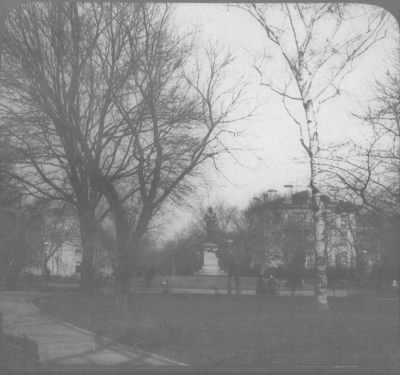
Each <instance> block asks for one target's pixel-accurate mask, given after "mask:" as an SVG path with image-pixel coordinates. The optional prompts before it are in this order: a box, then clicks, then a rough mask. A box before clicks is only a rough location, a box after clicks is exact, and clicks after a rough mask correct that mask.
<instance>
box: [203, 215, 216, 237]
mask: <svg viewBox="0 0 400 375" xmlns="http://www.w3.org/2000/svg"><path fill="white" fill-rule="evenodd" d="M204 221H205V222H206V235H207V241H210V242H214V243H215V242H216V241H217V233H218V220H217V215H216V214H215V212H214V211H213V209H212V207H208V209H207V212H206V214H205V215H204Z"/></svg>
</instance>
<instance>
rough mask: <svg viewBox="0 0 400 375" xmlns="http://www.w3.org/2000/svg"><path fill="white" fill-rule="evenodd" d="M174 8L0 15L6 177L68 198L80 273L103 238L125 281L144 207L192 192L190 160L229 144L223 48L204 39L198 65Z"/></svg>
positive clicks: (32, 9) (72, 7)
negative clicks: (9, 172) (76, 227)
mask: <svg viewBox="0 0 400 375" xmlns="http://www.w3.org/2000/svg"><path fill="white" fill-rule="evenodd" d="M172 11H173V9H172V7H171V6H169V5H161V4H120V3H118V4H105V3H93V4H91V3H85V4H77V3H63V2H60V3H58V4H51V5H47V4H29V5H28V6H26V7H21V8H19V9H17V10H15V11H14V12H13V13H12V14H11V15H10V17H9V19H8V22H7V25H6V33H5V38H4V41H3V43H4V51H3V52H4V59H3V73H2V77H1V79H2V84H3V87H4V88H3V93H4V97H5V98H6V100H5V101H4V102H3V103H2V105H1V108H0V110H1V112H2V115H3V118H4V124H6V125H7V129H4V131H5V132H6V135H7V136H8V138H9V139H10V140H11V141H12V144H13V145H14V147H15V148H16V149H18V151H19V152H20V154H21V155H22V157H21V158H20V160H19V165H20V168H19V173H14V174H13V177H14V178H15V179H16V180H18V181H19V182H20V183H21V184H23V186H24V187H25V188H26V189H27V191H28V192H29V193H30V194H33V195H37V196H39V197H43V196H44V197H47V198H49V199H53V200H62V201H65V202H68V203H70V204H72V205H74V206H75V207H76V209H77V212H78V216H79V221H80V232H81V237H82V245H83V246H82V247H83V263H82V272H83V273H82V276H84V277H83V278H82V281H83V282H84V283H85V280H86V279H88V280H93V254H94V247H95V243H96V238H97V237H98V236H101V238H102V239H103V241H104V242H105V243H107V244H108V247H109V248H110V251H113V250H114V252H115V259H116V260H117V261H116V262H117V265H118V266H117V275H118V281H119V285H120V287H121V290H123V291H126V290H127V288H128V286H129V282H130V279H131V277H132V269H133V265H134V263H135V254H136V253H137V251H138V248H140V241H141V239H142V238H143V236H144V234H145V233H146V231H147V229H148V227H149V224H150V222H151V220H152V218H153V217H154V215H156V214H157V212H158V211H159V209H160V208H161V207H162V205H163V204H164V203H165V202H167V201H168V200H170V199H175V200H178V199H180V197H182V195H184V194H187V193H188V192H190V189H191V187H192V183H193V177H195V175H196V173H198V172H200V170H199V166H200V165H202V164H203V163H204V162H206V161H207V160H213V161H216V160H217V157H218V155H219V154H220V153H222V152H227V151H229V149H228V148H227V147H226V146H225V145H224V143H223V142H222V135H223V134H224V132H225V131H226V126H227V125H228V124H229V123H230V122H231V121H234V120H235V119H234V118H233V117H232V115H233V114H234V112H235V109H236V106H237V105H238V103H239V100H240V98H241V97H242V94H243V87H242V86H238V88H237V89H235V88H231V87H228V86H227V85H226V83H224V75H225V74H226V72H227V70H228V69H229V66H230V65H231V63H232V61H233V57H232V56H231V55H230V54H223V53H217V52H216V51H215V50H213V49H210V50H207V51H205V52H206V53H205V55H204V54H203V55H204V56H203V57H202V63H203V64H202V66H201V65H200V60H198V59H196V58H195V56H194V55H193V52H194V50H193V46H192V43H191V42H190V40H189V39H188V38H187V37H185V36H180V35H178V34H177V33H175V32H174V30H173V26H172V20H171V16H172ZM107 219H109V220H108V222H109V228H108V229H111V230H107V231H105V230H104V229H105V227H104V225H105V224H104V223H105V221H107ZM110 223H111V224H110ZM110 235H111V236H110Z"/></svg>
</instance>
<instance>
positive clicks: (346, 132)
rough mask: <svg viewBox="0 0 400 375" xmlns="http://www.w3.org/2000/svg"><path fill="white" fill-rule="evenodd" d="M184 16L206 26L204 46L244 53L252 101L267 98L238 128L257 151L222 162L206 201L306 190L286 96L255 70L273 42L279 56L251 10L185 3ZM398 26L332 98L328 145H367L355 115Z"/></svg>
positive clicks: (389, 53)
mask: <svg viewBox="0 0 400 375" xmlns="http://www.w3.org/2000/svg"><path fill="white" fill-rule="evenodd" d="M176 20H177V25H178V27H179V29H180V30H193V29H197V30H199V32H198V35H197V38H198V39H200V41H201V43H200V44H202V43H208V42H210V41H211V42H212V43H217V44H218V46H221V48H222V47H226V48H229V49H230V50H231V51H233V52H234V53H235V54H236V55H237V57H238V58H237V61H236V65H235V69H236V70H237V71H242V72H243V74H245V75H246V78H248V79H249V81H250V82H251V85H252V86H251V94H250V95H249V99H248V103H247V104H248V105H249V106H250V105H251V104H253V103H251V101H255V100H256V98H258V101H259V102H260V103H261V107H260V108H259V109H258V110H257V112H256V115H255V116H254V117H252V118H251V119H249V120H246V121H241V122H240V124H237V125H236V126H238V127H240V128H241V129H244V130H245V135H244V136H242V137H241V138H240V139H238V140H237V141H238V142H239V144H240V145H242V146H249V147H250V148H251V149H252V151H251V152H241V153H239V154H237V157H238V159H239V160H240V163H238V162H237V161H235V160H233V159H227V160H225V161H224V162H222V163H220V167H221V171H222V172H223V175H222V174H216V173H214V172H213V171H211V170H210V171H209V173H208V179H207V181H206V182H205V184H204V187H203V188H202V189H201V192H200V194H199V195H198V196H196V199H197V201H198V204H199V205H200V204H201V205H203V206H207V205H209V204H215V203H216V202H220V201H225V202H227V203H230V204H233V205H237V206H239V207H245V206H246V205H247V204H248V202H249V200H250V199H251V198H252V197H253V196H254V195H255V194H260V193H262V192H263V191H266V190H268V189H271V188H274V189H277V190H283V185H285V184H293V185H295V186H296V188H297V189H298V190H299V189H302V188H304V187H306V186H307V185H308V178H309V176H308V166H307V164H306V163H304V162H303V163H301V162H299V161H301V160H303V161H305V160H306V159H305V154H304V151H303V149H302V148H301V146H300V143H299V139H298V132H297V128H296V126H295V124H294V123H293V122H292V121H291V120H290V118H289V117H288V116H287V114H286V113H285V111H284V108H283V106H282V101H281V98H280V97H278V96H277V95H276V94H273V93H271V92H270V91H268V89H267V88H261V87H260V86H259V85H258V76H257V75H256V74H255V71H254V70H253V69H252V67H251V66H252V64H253V62H254V57H257V56H259V55H260V54H261V53H262V51H263V49H264V48H265V47H267V49H268V51H271V54H272V55H273V54H274V53H275V52H274V50H273V49H271V48H270V47H271V45H270V44H268V42H266V40H265V36H264V35H263V33H262V30H261V28H260V27H259V26H258V25H257V24H256V23H255V22H254V20H252V19H251V18H250V17H249V16H248V15H246V14H245V13H244V12H241V11H240V10H238V9H234V8H228V7H227V6H226V5H224V4H177V5H176ZM392 24H393V30H391V31H392V35H391V36H392V38H391V39H390V40H388V41H386V42H385V43H381V44H380V45H379V46H376V47H374V50H372V51H370V52H369V53H367V54H366V55H365V56H364V57H363V58H362V59H360V60H358V61H357V64H356V67H355V70H354V72H352V73H351V74H350V75H349V76H348V78H346V80H345V81H344V82H343V87H342V88H343V90H342V94H341V96H340V97H338V98H337V99H335V100H333V101H331V102H329V103H328V104H327V105H326V107H325V108H324V110H323V112H322V113H321V116H320V117H319V120H320V121H319V124H320V133H321V134H320V136H321V140H322V142H323V143H324V144H327V143H329V142H338V141H343V140H346V139H349V138H351V139H356V140H358V141H360V142H362V141H363V139H365V138H366V130H365V128H363V126H362V124H360V123H358V122H357V121H356V120H355V119H354V117H353V116H352V115H351V112H357V111H359V110H361V108H363V107H364V108H365V105H366V103H367V102H368V100H369V99H370V98H371V97H372V95H373V91H372V88H373V83H374V81H375V80H376V79H379V77H380V74H382V73H383V72H386V70H387V69H388V67H390V65H391V64H392V62H393V59H394V56H395V52H394V51H395V47H396V43H398V39H397V40H396V38H395V37H394V36H395V35H397V23H396V22H395V21H394V18H393V22H392ZM354 27H355V28H357V27H358V25H357V24H355V25H354ZM273 61H274V60H272V63H271V64H270V69H271V72H270V73H271V74H273V75H274V77H275V78H276V77H279V76H280V74H282V77H283V74H284V73H283V71H282V65H280V64H273ZM241 164H242V165H241ZM177 215H178V213H177ZM183 217H186V214H185V215H184V216H183Z"/></svg>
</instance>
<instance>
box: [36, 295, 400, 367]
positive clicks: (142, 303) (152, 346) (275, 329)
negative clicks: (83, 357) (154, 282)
mask: <svg viewBox="0 0 400 375" xmlns="http://www.w3.org/2000/svg"><path fill="white" fill-rule="evenodd" d="M38 305H39V307H40V308H41V309H42V310H44V311H45V312H47V313H50V314H53V315H55V316H57V317H58V318H61V319H63V320H66V321H68V322H70V323H73V324H76V325H78V326H80V327H82V328H86V329H89V330H91V331H93V332H97V333H99V334H102V335H105V336H107V337H110V338H112V339H114V340H116V341H119V342H120V343H124V344H127V345H131V346H133V347H136V348H139V349H142V350H146V351H151V352H156V353H158V354H162V355H165V356H167V357H169V358H172V359H175V360H178V361H182V362H186V363H189V364H191V365H193V366H195V367H196V368H201V369H211V370H215V369H265V370H274V369H275V370H282V371H285V370H290V369H295V370H296V371H300V370H304V369H305V370H306V371H310V369H320V368H330V369H333V368H335V366H336V369H337V370H338V371H343V372H346V373H347V372H349V371H351V370H357V371H360V372H365V371H378V372H381V371H385V372H396V373H397V372H398V371H399V369H400V359H399V357H400V356H399V354H400V352H399V341H398V337H397V335H396V333H397V329H398V324H399V315H398V314H399V309H398V307H399V305H398V302H397V301H395V300H382V299H380V300H379V299H359V298H331V299H330V310H329V311H328V312H318V310H317V309H316V306H315V305H314V302H313V299H312V298H304V297H279V298H273V299H268V298H258V297H255V296H239V297H237V296H221V295H219V296H218V295H215V296H213V295H208V296H206V295H145V294H141V295H133V296H131V297H130V300H129V302H128V309H127V311H126V312H125V313H124V314H122V313H121V312H120V311H119V309H118V308H117V306H116V305H115V304H114V300H113V298H112V296H105V295H96V296H90V297H89V296H87V295H82V294H79V293H63V294H55V295H52V296H51V297H48V298H46V299H42V300H40V301H38ZM337 366H339V367H337ZM340 366H344V367H340Z"/></svg>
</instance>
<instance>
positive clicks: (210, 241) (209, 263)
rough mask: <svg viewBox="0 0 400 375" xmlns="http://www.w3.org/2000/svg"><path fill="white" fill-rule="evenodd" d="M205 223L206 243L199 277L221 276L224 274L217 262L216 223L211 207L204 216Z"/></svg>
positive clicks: (215, 216)
mask: <svg viewBox="0 0 400 375" xmlns="http://www.w3.org/2000/svg"><path fill="white" fill-rule="evenodd" d="M204 221H205V223H206V242H204V243H203V249H202V250H203V254H202V255H203V267H202V268H201V270H200V271H199V272H198V273H199V274H200V275H221V274H224V272H223V271H222V270H221V269H220V267H219V262H218V256H217V254H218V221H217V215H216V214H215V212H214V211H213V209H212V207H208V209H207V212H206V214H205V215H204Z"/></svg>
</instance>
